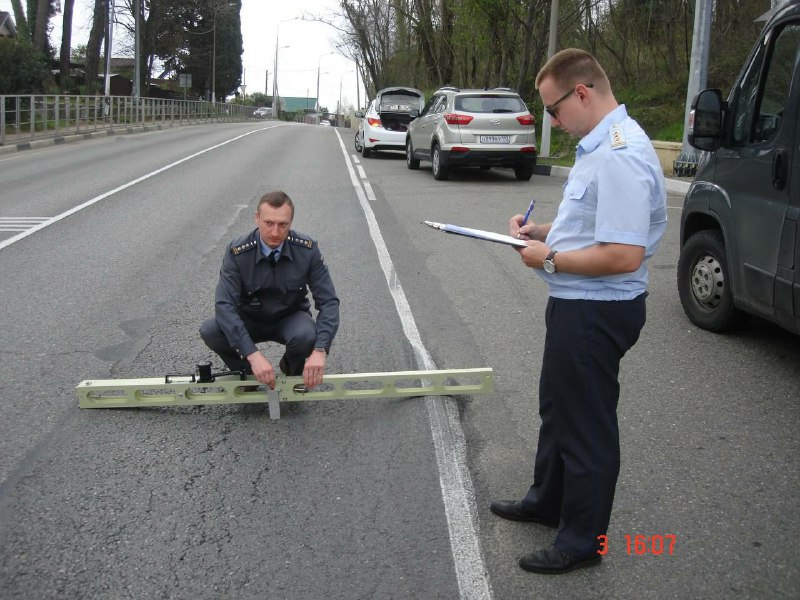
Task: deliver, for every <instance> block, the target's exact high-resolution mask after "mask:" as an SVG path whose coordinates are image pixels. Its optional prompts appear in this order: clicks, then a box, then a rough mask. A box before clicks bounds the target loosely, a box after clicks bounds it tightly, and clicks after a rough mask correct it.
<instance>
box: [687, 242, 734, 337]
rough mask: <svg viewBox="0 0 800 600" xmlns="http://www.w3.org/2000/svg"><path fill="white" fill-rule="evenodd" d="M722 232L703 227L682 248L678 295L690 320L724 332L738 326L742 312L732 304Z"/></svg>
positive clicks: (709, 328)
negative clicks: (702, 229)
mask: <svg viewBox="0 0 800 600" xmlns="http://www.w3.org/2000/svg"><path fill="white" fill-rule="evenodd" d="M729 272H730V271H729V270H728V259H727V256H726V254H725V242H724V241H723V239H722V234H721V233H720V232H719V231H716V230H704V231H700V232H698V233H696V234H694V235H693V236H692V237H690V238H689V240H688V241H687V242H686V244H684V246H683V248H681V254H680V257H679V258H678V294H679V295H680V298H681V304H682V305H683V310H684V311H685V312H686V316H688V317H689V320H690V321H691V322H692V323H694V324H695V325H697V326H698V327H701V328H703V329H708V330H709V331H727V330H730V329H734V328H736V327H737V326H739V325H741V324H742V322H744V320H745V319H746V315H745V313H743V312H742V311H740V310H739V309H738V308H736V307H735V306H734V304H733V291H732V290H731V282H730V277H729Z"/></svg>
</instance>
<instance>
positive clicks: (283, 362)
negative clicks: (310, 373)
mask: <svg viewBox="0 0 800 600" xmlns="http://www.w3.org/2000/svg"><path fill="white" fill-rule="evenodd" d="M278 368H280V370H281V371H283V374H284V375H288V376H289V377H300V375H302V374H303V367H302V366H301V367H300V368H299V369H294V370H292V369H290V368H289V363H288V362H286V355H285V354H284V355H283V356H282V357H281V360H280V362H279V363H278Z"/></svg>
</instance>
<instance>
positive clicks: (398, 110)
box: [355, 87, 425, 158]
mask: <svg viewBox="0 0 800 600" xmlns="http://www.w3.org/2000/svg"><path fill="white" fill-rule="evenodd" d="M424 104H425V95H424V94H423V93H422V92H420V91H419V90H416V89H414V88H404V87H391V88H385V89H382V90H381V91H380V92H378V93H377V95H376V96H375V99H374V100H373V101H372V102H371V103H370V105H369V108H368V109H367V112H366V113H363V112H361V111H359V112H357V113H356V117H358V118H359V119H361V123H360V124H359V126H358V132H357V133H356V140H355V146H356V150H357V151H358V152H361V155H362V156H363V157H364V158H369V157H370V155H371V154H372V153H373V152H375V151H377V150H401V151H402V150H403V149H404V148H405V140H406V129H407V127H408V124H409V123H410V122H411V120H412V119H413V117H412V116H411V113H412V111H416V112H417V114H419V111H420V110H421V109H422V106H423V105H424Z"/></svg>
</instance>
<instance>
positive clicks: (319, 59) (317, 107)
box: [314, 52, 336, 113]
mask: <svg viewBox="0 0 800 600" xmlns="http://www.w3.org/2000/svg"><path fill="white" fill-rule="evenodd" d="M331 54H336V52H326V53H325V54H321V55H320V57H319V58H318V59H317V106H316V107H315V109H314V110H315V112H317V113H318V112H319V66H320V64H321V63H322V57H323V56H330V55H331Z"/></svg>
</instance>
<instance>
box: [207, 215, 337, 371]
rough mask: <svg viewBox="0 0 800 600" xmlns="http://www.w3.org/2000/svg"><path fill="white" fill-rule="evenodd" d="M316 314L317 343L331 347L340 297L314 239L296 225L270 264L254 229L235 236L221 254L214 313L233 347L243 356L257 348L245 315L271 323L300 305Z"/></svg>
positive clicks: (326, 347)
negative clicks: (310, 297)
mask: <svg viewBox="0 0 800 600" xmlns="http://www.w3.org/2000/svg"><path fill="white" fill-rule="evenodd" d="M309 288H310V289H311V295H312V296H313V297H314V306H315V308H316V309H317V311H318V314H317V322H316V328H317V341H316V343H315V344H314V347H315V348H325V349H326V350H329V349H330V346H331V343H332V342H333V338H334V336H335V335H336V330H337V329H338V328H339V298H338V297H337V296H336V290H335V289H334V287H333V281H332V280H331V276H330V273H328V267H327V265H326V264H325V262H324V260H323V258H322V253H321V252H320V251H319V248H318V247H317V243H316V242H315V241H314V240H312V239H310V238H308V237H306V236H304V235H302V234H299V233H297V232H295V231H294V230H290V231H289V237H288V238H286V241H285V242H284V244H283V250H282V251H281V254H280V258H278V262H277V264H276V265H275V266H272V265H271V264H270V262H269V260H267V257H266V256H264V254H263V252H261V248H260V244H259V234H258V229H255V230H254V231H252V232H251V233H249V234H247V235H243V236H241V237H239V238H237V239H235V240H234V241H233V242H231V244H230V245H229V246H228V249H227V251H226V252H225V257H224V258H223V259H222V269H221V270H220V274H219V283H218V284H217V292H216V309H215V316H216V319H217V323H218V324H219V327H220V329H222V332H223V333H224V334H225V338H226V339H227V340H228V343H229V344H230V345H231V347H232V348H233V349H234V350H235V351H236V352H237V353H238V354H239V356H241V357H242V358H243V359H244V358H246V357H247V356H248V355H249V354H252V353H253V352H255V351H256V350H257V348H256V345H255V343H253V340H252V338H251V337H250V334H249V333H248V331H247V328H246V327H245V324H244V321H243V317H244V318H245V319H247V320H250V321H255V322H258V323H264V324H269V323H270V322H277V321H280V320H281V319H283V318H284V317H287V316H288V315H290V314H291V313H293V312H296V311H298V310H302V311H304V312H307V313H309V314H311V310H310V306H311V304H310V302H309V301H308V298H307V294H308V289H309Z"/></svg>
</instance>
